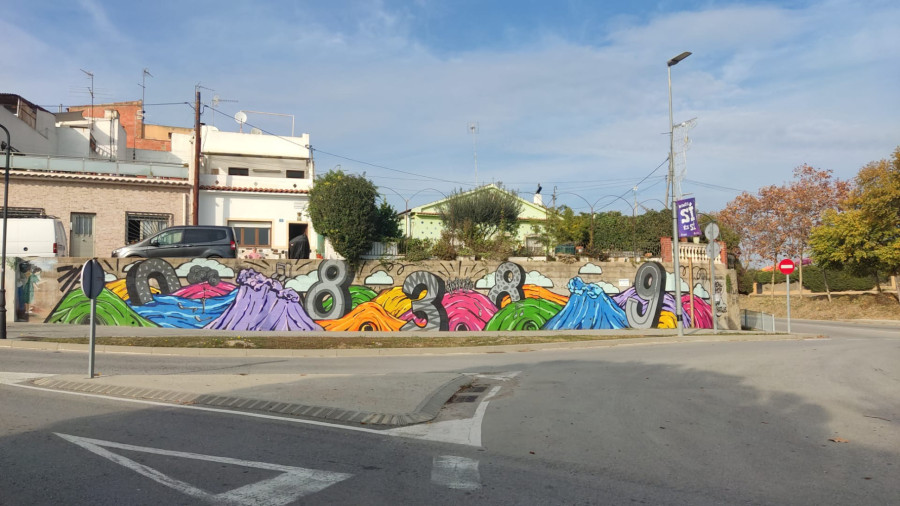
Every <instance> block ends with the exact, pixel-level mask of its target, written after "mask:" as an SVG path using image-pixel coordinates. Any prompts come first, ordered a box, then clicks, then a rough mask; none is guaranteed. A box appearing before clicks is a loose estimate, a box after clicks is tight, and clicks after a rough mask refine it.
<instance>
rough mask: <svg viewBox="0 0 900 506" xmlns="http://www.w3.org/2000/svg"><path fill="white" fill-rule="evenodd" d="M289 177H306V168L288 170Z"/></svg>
mask: <svg viewBox="0 0 900 506" xmlns="http://www.w3.org/2000/svg"><path fill="white" fill-rule="evenodd" d="M287 177H288V179H306V171H305V170H289V171H287Z"/></svg>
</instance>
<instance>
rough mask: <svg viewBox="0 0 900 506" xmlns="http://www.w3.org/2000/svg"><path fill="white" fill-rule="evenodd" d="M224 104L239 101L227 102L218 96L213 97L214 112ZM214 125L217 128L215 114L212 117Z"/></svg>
mask: <svg viewBox="0 0 900 506" xmlns="http://www.w3.org/2000/svg"><path fill="white" fill-rule="evenodd" d="M222 102H237V100H226V99H224V98H220V97H219V96H218V95H213V99H212V108H213V110H214V111H215V110H216V108H218V107H219V104H220V103H222ZM212 125H213V126H216V115H215V114H213V117H212Z"/></svg>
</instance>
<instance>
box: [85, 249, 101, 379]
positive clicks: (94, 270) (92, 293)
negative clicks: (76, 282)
mask: <svg viewBox="0 0 900 506" xmlns="http://www.w3.org/2000/svg"><path fill="white" fill-rule="evenodd" d="M104 276H105V274H104V272H103V267H101V266H100V262H98V261H97V259H96V258H93V259H91V260H88V261H87V262H85V263H84V266H83V267H82V268H81V291H82V292H84V296H85V297H87V298H89V299H91V340H90V346H89V348H90V351H89V353H88V378H91V379H92V378H93V377H94V345H95V343H96V341H97V297H99V296H100V293H101V292H103V286H104Z"/></svg>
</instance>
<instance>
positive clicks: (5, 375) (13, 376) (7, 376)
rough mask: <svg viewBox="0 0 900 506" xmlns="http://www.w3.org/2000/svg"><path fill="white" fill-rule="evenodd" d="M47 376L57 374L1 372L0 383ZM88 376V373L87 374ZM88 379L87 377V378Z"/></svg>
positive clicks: (13, 382) (7, 383)
mask: <svg viewBox="0 0 900 506" xmlns="http://www.w3.org/2000/svg"><path fill="white" fill-rule="evenodd" d="M47 376H56V375H55V374H40V373H36V372H0V384H4V385H13V384H16V383H21V382H22V381H28V380H31V379H38V378H46V377H47ZM85 376H87V375H85ZM85 379H87V378H85Z"/></svg>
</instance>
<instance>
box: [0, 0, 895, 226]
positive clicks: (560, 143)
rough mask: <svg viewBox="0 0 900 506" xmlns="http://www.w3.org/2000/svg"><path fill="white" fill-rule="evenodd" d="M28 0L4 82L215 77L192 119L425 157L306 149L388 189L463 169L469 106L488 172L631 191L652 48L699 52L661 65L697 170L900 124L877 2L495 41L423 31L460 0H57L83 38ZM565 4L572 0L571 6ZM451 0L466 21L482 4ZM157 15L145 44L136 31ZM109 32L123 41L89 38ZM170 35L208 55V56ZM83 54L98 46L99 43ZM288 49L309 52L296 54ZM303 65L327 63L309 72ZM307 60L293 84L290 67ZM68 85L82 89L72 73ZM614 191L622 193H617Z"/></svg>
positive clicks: (115, 91)
mask: <svg viewBox="0 0 900 506" xmlns="http://www.w3.org/2000/svg"><path fill="white" fill-rule="evenodd" d="M40 4H41V2H27V3H26V2H18V3H15V5H13V6H11V7H10V9H9V12H6V16H5V18H6V19H16V20H17V21H18V22H17V23H16V25H15V26H11V25H10V24H9V23H4V22H2V21H0V31H2V32H3V33H4V34H5V36H8V37H7V38H8V39H9V40H8V41H7V40H5V42H9V44H7V45H8V46H10V47H16V48H18V49H17V50H18V51H19V52H20V53H22V54H24V55H26V57H24V58H23V57H20V58H16V59H14V60H16V61H11V62H10V64H9V65H8V66H4V67H5V68H0V82H4V83H8V85H7V87H8V88H9V89H8V90H7V91H10V92H14V93H19V94H21V95H23V96H24V97H25V98H26V99H29V100H31V101H33V102H35V103H38V104H57V103H63V102H64V103H69V104H74V103H78V102H79V101H80V103H88V102H89V101H90V98H89V97H88V96H87V95H86V93H85V92H84V89H85V87H86V86H87V85H88V84H86V82H85V80H84V76H83V75H82V74H81V73H80V71H79V65H81V64H80V63H78V62H84V61H94V62H95V63H94V65H93V66H91V67H90V68H88V70H92V71H93V72H94V73H95V76H96V80H95V86H96V88H97V89H98V90H100V89H102V90H104V91H105V96H104V99H106V100H108V101H122V100H131V99H134V98H136V96H139V95H137V94H138V93H140V90H139V89H136V87H135V82H137V80H139V79H140V68H141V67H142V66H146V67H148V68H149V69H150V70H151V71H152V72H153V75H154V77H153V78H152V79H149V80H148V83H147V90H146V91H147V97H146V98H147V101H148V102H150V103H153V102H183V101H187V100H192V98H193V96H192V95H191V94H190V91H188V92H185V91H184V90H192V89H193V87H194V85H196V84H197V83H198V82H202V84H203V85H204V86H207V87H211V88H214V89H215V91H205V90H204V94H203V99H204V101H207V100H208V99H209V98H211V97H212V96H213V95H220V96H221V97H222V98H226V97H227V99H231V100H237V101H238V102H237V103H227V102H223V103H221V104H220V105H219V108H218V109H219V110H220V111H221V114H219V113H215V112H212V111H211V110H207V111H206V112H205V113H204V114H205V115H204V117H203V120H204V121H206V122H208V123H210V124H214V125H216V126H218V127H221V128H223V129H229V130H234V131H236V129H237V127H236V125H234V123H233V121H230V120H229V118H230V117H231V116H232V115H233V114H234V113H235V112H237V110H239V109H253V110H262V111H279V112H285V113H293V112H296V111H303V118H299V117H298V118H297V120H298V121H297V129H298V131H303V132H309V133H310V134H311V135H312V136H313V138H314V142H315V143H316V144H318V145H319V146H321V147H322V150H323V151H325V152H327V151H331V152H333V153H336V154H339V155H341V156H347V157H355V158H357V159H361V160H364V161H365V162H369V163H373V164H376V165H380V166H384V167H390V168H392V169H397V170H402V171H408V172H413V173H419V174H423V175H424V176H425V177H424V178H413V179H410V180H409V182H408V183H404V184H406V186H407V188H399V187H398V185H399V183H397V182H396V181H395V180H393V179H388V178H394V177H396V176H397V173H396V172H392V171H388V170H384V169H381V168H379V167H373V166H371V165H365V164H362V163H356V162H353V161H350V160H346V159H343V158H337V157H333V156H330V155H328V154H326V153H324V152H323V153H322V154H321V155H320V158H319V159H318V160H317V162H318V163H319V164H320V165H321V166H323V167H326V169H327V168H330V167H333V166H335V165H337V164H341V165H342V168H343V170H345V171H348V172H357V173H361V172H363V171H366V172H367V177H369V178H371V179H372V180H373V181H375V183H376V184H378V185H381V184H382V182H383V183H384V184H385V185H387V186H394V187H398V188H399V191H398V193H400V194H402V195H403V197H396V196H393V197H389V199H390V202H391V203H392V204H394V205H395V207H400V206H402V205H405V204H406V203H405V202H404V200H403V198H404V197H409V196H410V195H412V194H413V193H415V192H416V191H418V190H421V189H423V188H426V187H430V186H437V187H439V189H440V190H442V191H444V192H445V193H447V192H449V191H450V190H452V189H453V188H456V187H459V186H460V185H461V184H465V185H466V186H468V185H470V184H471V183H472V182H473V181H474V178H473V177H472V174H471V172H472V170H471V169H470V168H471V167H472V163H473V162H472V151H471V149H469V148H471V142H470V141H469V139H467V136H468V135H469V134H468V131H467V129H466V125H467V123H468V122H469V121H475V120H477V121H478V122H479V125H480V132H479V134H478V138H477V144H478V159H479V162H481V161H483V164H479V165H480V166H481V167H483V168H481V167H480V168H481V174H479V178H480V179H481V180H482V181H487V180H502V181H504V182H505V183H506V184H507V185H508V186H510V187H512V188H521V189H522V190H523V191H531V190H533V188H534V184H535V183H536V182H538V181H540V182H542V183H543V184H544V186H545V188H548V190H549V189H550V188H552V187H553V186H558V187H559V191H560V192H565V191H570V192H574V193H578V194H580V195H582V196H584V197H585V198H586V199H589V200H591V201H594V200H595V199H596V198H597V197H598V196H599V195H603V194H623V193H625V194H627V193H628V191H629V189H630V188H631V187H632V186H634V184H635V183H637V182H638V181H640V180H641V178H643V177H644V176H645V175H647V174H648V173H649V172H650V171H651V170H653V169H654V168H655V167H656V166H657V165H658V164H659V163H660V162H662V161H663V160H665V158H666V155H667V152H668V142H667V139H666V137H665V136H664V135H660V133H662V132H665V131H666V129H667V121H668V118H667V106H666V104H667V86H666V69H665V65H664V63H665V61H666V60H667V59H668V58H670V57H672V56H674V55H675V54H677V53H678V52H680V51H681V50H690V51H692V52H693V53H694V54H693V55H692V56H691V57H690V58H689V59H687V60H685V61H684V62H682V63H680V64H679V65H677V66H676V67H674V68H673V69H672V77H673V100H674V103H673V107H674V113H675V119H676V121H681V120H685V119H689V118H692V117H697V118H698V124H697V127H696V129H695V130H694V131H693V132H692V138H693V144H692V146H691V149H690V150H689V151H688V154H687V167H688V175H687V177H688V179H690V180H693V181H700V182H703V183H704V184H707V185H708V184H712V185H718V186H725V187H730V188H736V189H739V190H743V189H747V190H751V191H755V189H757V188H759V187H760V186H762V185H766V184H781V183H782V182H783V181H784V180H786V179H789V178H790V176H791V170H792V169H793V168H794V167H796V166H797V165H800V164H802V163H809V164H810V165H813V166H815V167H819V168H825V169H832V170H834V171H835V175H836V176H838V177H842V178H849V177H852V176H853V175H855V173H856V171H857V170H858V169H859V168H860V167H861V166H863V165H864V164H866V163H868V162H870V161H873V160H878V159H881V158H884V157H887V156H889V155H890V153H891V151H892V150H893V148H894V147H896V145H897V139H898V138H900V123H898V122H897V121H896V118H895V113H894V112H895V111H896V110H897V109H898V108H900V95H898V94H897V93H896V90H895V87H896V84H895V83H896V68H897V66H896V62H897V61H900V31H898V30H897V29H896V26H898V25H900V8H898V6H897V5H896V2H890V1H878V2H850V1H844V0H829V1H822V2H811V3H806V4H797V5H792V6H791V7H781V6H780V5H778V4H777V3H772V2H769V3H761V4H760V3H756V4H739V5H732V6H726V7H718V6H716V5H717V4H715V3H705V4H702V5H700V4H698V5H697V6H692V7H691V8H690V10H681V11H676V12H667V11H666V10H665V9H661V8H660V9H652V10H651V9H646V8H645V7H643V6H641V7H630V6H627V5H624V4H623V5H622V6H618V7H605V8H606V10H603V11H601V10H599V9H600V7H596V9H597V10H595V8H594V7H592V6H586V7H582V9H586V10H587V12H586V13H585V16H582V17H581V18H579V19H577V20H578V21H584V23H590V25H591V28H592V29H593V30H592V32H593V33H595V34H596V35H594V36H593V37H592V39H590V40H588V39H587V38H586V37H584V35H583V33H584V31H585V30H583V29H582V30H574V29H571V28H570V27H572V26H573V25H574V24H573V23H572V22H568V23H560V24H559V25H558V27H556V28H554V27H553V26H550V27H548V28H543V27H544V26H546V25H545V23H541V22H538V23H535V24H538V25H540V26H541V27H542V29H541V30H540V31H537V32H535V33H534V35H533V36H532V37H531V39H529V40H528V41H527V43H525V44H507V45H504V44H503V43H502V42H503V40H502V39H503V38H504V37H510V36H511V35H510V34H521V33H528V32H527V29H528V27H524V26H521V25H520V24H519V21H518V20H517V19H514V18H513V17H510V19H509V20H507V21H505V23H504V29H502V30H495V32H496V33H497V39H496V40H483V41H480V42H472V41H473V40H480V39H478V38H471V37H467V34H468V33H469V32H468V31H467V29H468V28H470V27H469V26H467V25H466V26H463V25H460V26H453V27H451V29H450V30H448V31H447V32H448V33H458V34H459V37H466V39H465V40H464V41H461V42H465V44H455V42H456V41H454V40H450V39H449V37H450V36H449V35H448V36H446V37H447V38H442V39H440V40H433V37H430V36H431V34H429V33H426V34H421V33H419V32H417V30H422V31H423V32H424V31H427V28H422V27H427V26H429V24H428V22H432V23H437V22H438V21H441V22H443V21H444V19H445V16H443V14H445V12H446V11H453V10H454V9H456V7H454V6H452V5H441V3H432V2H421V3H414V4H412V5H403V6H399V7H394V6H393V5H387V4H385V3H383V2H378V3H368V2H360V3H356V4H355V5H354V8H352V9H349V8H346V7H344V6H340V5H337V4H335V5H334V6H332V5H331V4H328V3H322V4H315V3H313V4H311V5H306V4H304V5H303V6H297V7H292V6H281V7H278V8H275V7H272V6H267V5H258V4H252V5H251V4H246V3H245V2H229V1H227V0H223V1H222V2H220V3H219V4H217V6H219V7H218V8H217V9H214V10H206V11H204V12H203V13H202V15H201V14H200V13H196V14H194V13H190V12H187V13H182V14H184V15H183V16H182V15H180V16H175V17H172V16H169V15H168V12H169V11H170V10H167V9H159V11H160V12H159V13H157V12H152V10H148V11H147V12H145V13H144V16H145V18H143V20H144V22H142V23H138V24H137V25H133V26H129V30H121V29H119V30H118V31H116V29H115V28H113V29H112V30H109V31H107V30H97V29H96V28H97V27H104V26H106V27H115V26H119V25H121V23H117V20H119V19H127V16H126V15H125V13H127V12H129V9H128V8H127V7H120V6H118V5H116V4H115V3H105V2H104V3H101V2H99V1H93V0H92V1H84V2H83V3H82V4H81V9H78V10H77V11H76V10H75V9H73V10H72V11H73V16H76V15H77V19H74V23H75V25H77V26H87V27H91V28H94V30H93V31H92V32H91V33H92V37H90V38H86V39H85V38H82V39H83V40H78V41H73V40H72V38H71V37H68V36H66V33H67V32H66V28H67V27H68V26H69V25H71V24H72V23H73V17H72V16H68V15H67V16H61V15H57V16H53V15H51V14H54V13H53V12H52V11H53V9H54V7H53V6H43V5H40ZM370 4H371V5H370ZM595 4H597V5H598V6H601V5H603V4H608V3H602V2H596V3H595ZM123 5H125V4H123ZM667 5H669V4H667ZM460 8H461V7H460ZM521 10H522V12H521V13H520V14H521V16H527V15H528V14H527V13H526V12H525V11H526V10H527V9H521ZM558 10H559V11H560V12H562V13H563V15H565V12H566V7H565V6H563V7H560V8H559V9H558ZM608 11H613V12H612V13H610V12H608ZM648 13H652V14H648ZM575 14H576V12H575V11H574V10H573V11H571V12H570V13H569V14H568V15H569V16H570V17H571V18H572V19H574V18H575ZM577 14H580V12H579V13H577ZM429 15H430V16H429ZM446 18H447V19H449V17H446ZM465 19H466V21H467V23H469V24H471V25H473V26H475V27H476V28H477V27H478V24H479V22H480V20H479V19H471V18H469V17H466V18H465ZM597 19H600V20H603V21H602V22H596V21H594V20H597ZM588 20H591V21H588ZM163 21H165V22H163ZM569 21H571V20H569ZM298 26H302V27H303V29H302V30H298V29H297V27H298ZM166 30H171V31H168V32H167V31H166ZM156 32H158V33H156ZM234 33H253V34H259V35H260V36H258V37H234V36H233V34H234ZM176 34H177V35H176ZM151 35H152V36H153V40H154V45H153V50H152V51H149V50H146V49H145V47H146V45H145V44H143V41H144V40H148V37H150V36H151ZM520 36H521V35H520ZM479 44H481V45H479ZM456 46H461V47H463V49H454V48H455V47H456ZM110 47H115V48H116V50H115V51H108V52H104V51H103V49H104V48H110ZM183 47H192V48H196V49H197V50H198V51H200V52H201V53H202V54H204V55H205V58H206V59H205V66H204V68H203V73H202V75H200V74H198V70H197V68H196V65H195V63H194V61H193V60H192V59H191V57H190V54H187V53H184V52H183V51H180V49H181V48H183ZM122 48H124V50H123V49H122ZM23 52H24V53H23ZM96 54H107V56H108V58H106V59H104V60H103V61H100V60H97V59H96V58H94V59H93V60H92V59H91V58H93V55H96ZM20 56H21V55H20ZM27 56H30V57H27ZM376 56H377V57H376ZM300 60H302V61H303V62H304V65H303V66H297V65H295V64H294V63H295V62H296V61H300ZM133 62H141V63H140V65H138V66H135V65H134V63H133ZM48 69H49V70H48ZM129 69H130V70H129ZM236 70H237V71H236ZM308 75H320V76H328V77H327V79H313V80H308V79H304V77H305V76H308ZM301 81H302V82H304V83H305V85H304V89H303V93H302V94H300V95H298V94H296V93H295V92H294V89H293V88H292V87H291V86H290V85H289V84H286V83H293V82H301ZM363 82H364V83H365V86H360V85H359V83H363ZM76 89H77V90H79V92H78V94H77V95H75V94H73V93H70V90H76ZM836 97H837V98H836ZM521 104H528V107H522V105H521ZM147 117H148V120H152V122H153V123H158V124H169V125H176V126H189V125H190V124H192V122H193V112H192V111H191V109H190V108H189V107H187V106H171V107H169V106H165V107H163V106H148V108H147ZM346 118H352V121H347V120H346ZM251 119H252V122H253V123H254V126H257V125H258V126H260V127H263V128H264V129H266V130H268V131H271V132H274V133H277V134H279V135H285V134H288V133H289V131H290V121H289V120H287V121H286V120H285V119H284V118H277V117H268V116H260V115H256V117H253V118H251ZM373 131H377V132H378V133H379V134H378V135H377V136H373V135H371V132H373ZM466 146H468V148H467V147H466ZM536 160H539V161H536ZM548 166H551V167H553V171H552V174H551V175H548V172H547V167H548ZM723 167H728V169H727V170H723ZM659 175H661V173H660V172H657V173H656V175H655V176H659ZM655 176H654V178H651V179H649V180H647V181H645V182H643V183H642V184H641V187H640V188H639V190H638V194H637V197H638V200H645V199H648V198H651V197H653V198H662V197H663V195H664V194H665V192H664V189H663V186H662V184H660V179H657V178H656V177H655ZM432 178H439V179H443V180H445V181H439V180H437V179H432ZM423 179H424V180H423ZM623 179H627V181H623ZM447 181H451V182H447ZM551 184H552V186H551ZM654 184H656V186H652V185H654ZM684 189H685V191H688V192H692V193H694V195H695V196H696V197H697V199H698V204H699V205H701V206H702V207H703V208H704V209H709V210H713V209H718V208H721V207H722V206H723V205H724V204H725V203H726V202H728V201H729V200H731V199H733V198H734V197H735V196H736V195H737V192H734V191H731V190H727V189H711V188H709V187H707V186H700V185H695V184H693V183H691V182H690V181H687V182H685V183H684ZM547 193H549V191H548V192H547ZM433 196H434V195H433V194H431V195H426V194H424V193H423V194H421V195H419V196H418V197H416V199H415V200H411V201H410V202H409V203H410V205H411V206H412V207H415V206H416V205H418V204H421V203H423V202H425V201H427V200H428V199H430V198H432V197H433ZM545 197H548V195H547V194H545ZM558 203H564V204H570V205H572V206H573V207H575V206H577V207H578V208H579V210H584V211H587V210H588V209H587V207H585V205H584V203H583V202H582V201H580V200H579V199H576V198H574V197H572V196H562V195H561V196H560V199H559V201H558ZM611 208H612V209H618V210H623V211H626V212H627V211H630V209H627V205H625V204H624V203H621V202H618V203H616V204H615V205H614V206H611Z"/></svg>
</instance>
